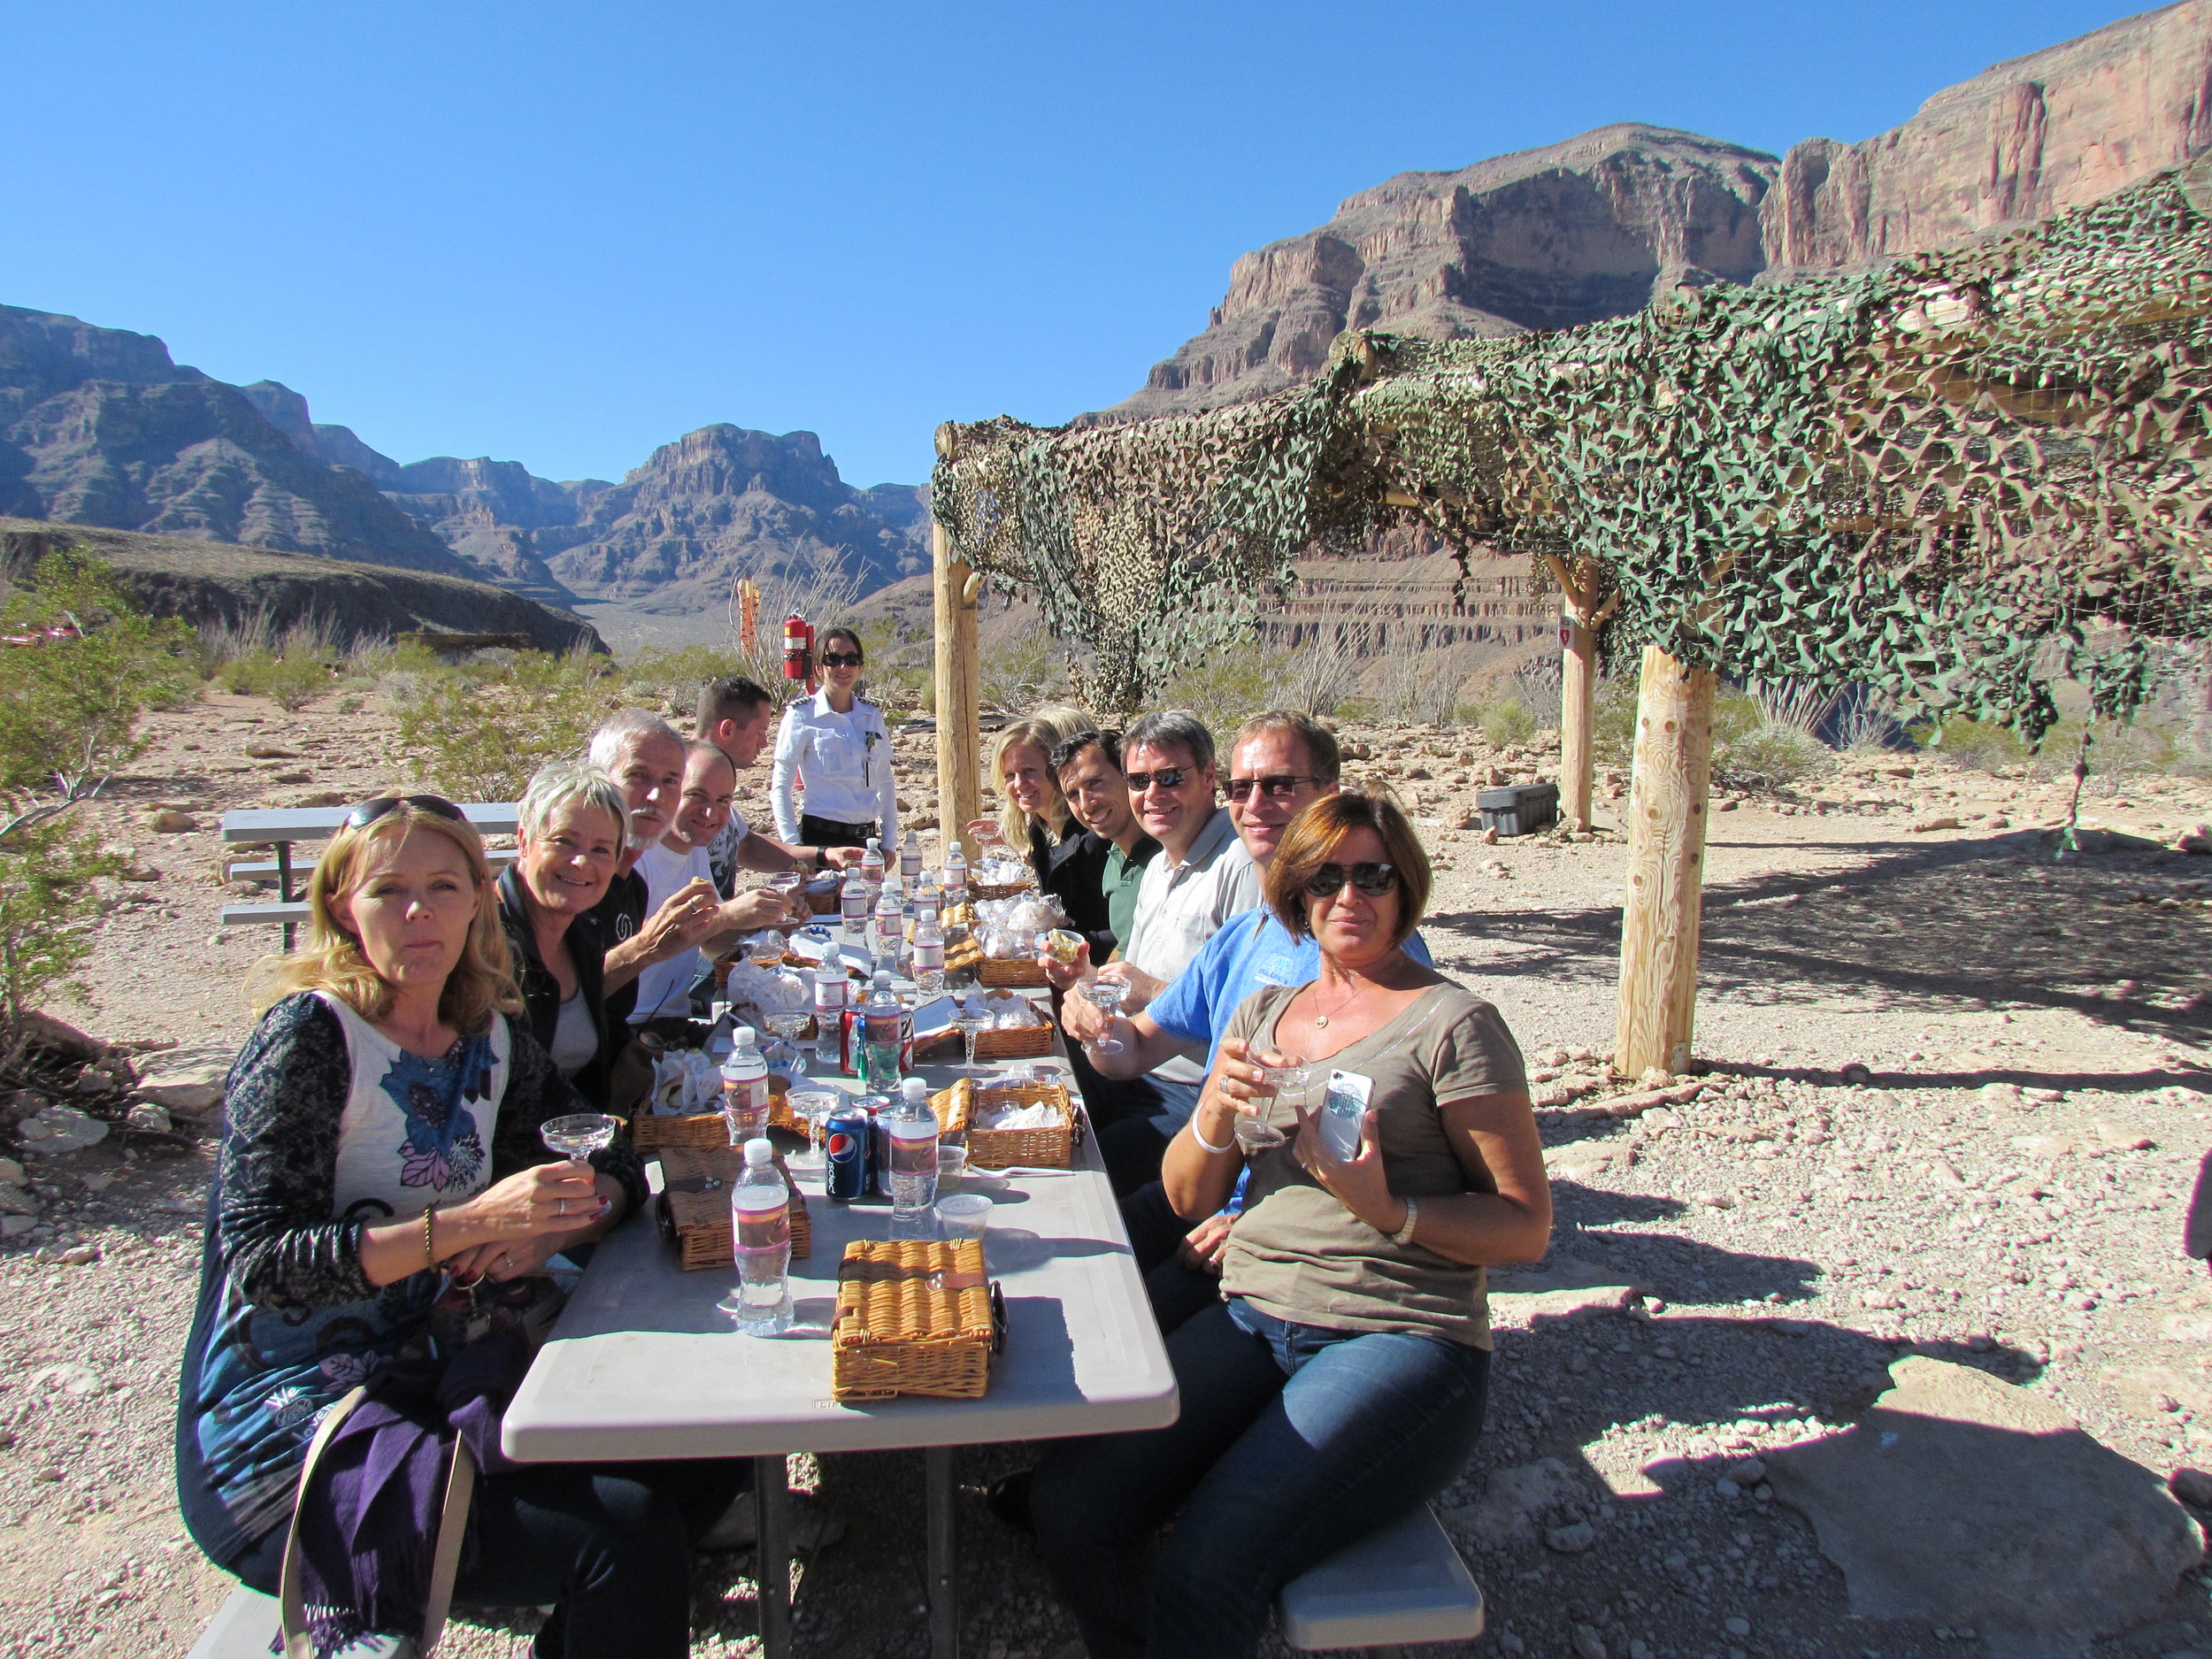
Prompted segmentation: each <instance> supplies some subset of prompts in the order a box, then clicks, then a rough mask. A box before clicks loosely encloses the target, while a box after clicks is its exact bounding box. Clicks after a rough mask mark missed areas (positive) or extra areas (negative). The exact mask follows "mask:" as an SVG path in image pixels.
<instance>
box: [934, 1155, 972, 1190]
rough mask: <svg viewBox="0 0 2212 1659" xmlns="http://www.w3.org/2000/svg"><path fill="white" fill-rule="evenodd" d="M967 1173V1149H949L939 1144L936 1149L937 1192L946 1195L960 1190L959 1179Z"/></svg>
mask: <svg viewBox="0 0 2212 1659" xmlns="http://www.w3.org/2000/svg"><path fill="white" fill-rule="evenodd" d="M967 1172H968V1148H965V1147H949V1146H946V1145H944V1144H943V1143H942V1142H940V1143H939V1145H938V1148H937V1190H938V1191H939V1192H941V1193H944V1194H948V1195H949V1194H953V1193H956V1192H957V1191H959V1190H960V1179H961V1177H963V1176H964V1175H965V1174H966V1173H967Z"/></svg>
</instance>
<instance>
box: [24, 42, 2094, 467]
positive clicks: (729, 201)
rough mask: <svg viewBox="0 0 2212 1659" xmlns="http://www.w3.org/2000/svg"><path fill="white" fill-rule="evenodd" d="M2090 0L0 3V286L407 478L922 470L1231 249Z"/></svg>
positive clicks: (1214, 274)
mask: <svg viewBox="0 0 2212 1659" xmlns="http://www.w3.org/2000/svg"><path fill="white" fill-rule="evenodd" d="M2127 10H2128V9H2127V8H2124V7H2121V6H2116V5H2114V4H2108V3H2098V0H2077V3H2072V4H2069V3H2067V0H1940V4H1931V3H1930V0H1911V3H1910V4H1906V3H1904V0H1855V4H1840V5H1838V4H1823V5H1814V4H1801V0H1763V3H1759V4H1749V3H1746V0H1705V4H1698V5H1695V6H1684V5H1679V4H1666V5H1655V4H1651V3H1650V0H1637V3H1635V4H1625V3H1616V0H1546V3H1545V4H1534V3H1532V0H1531V3H1517V4H1412V3H1408V4H1393V5H1365V6H1363V5H1359V4H1342V3H1341V0H1338V3H1337V4H1325V5H1324V4H1308V3H1307V0H1265V3H1264V4H1261V3H1256V0H1255V3H1251V4H1211V3H1210V0H1171V3H1170V4H1151V3H1150V0H1119V3H1118V4H1103V5H1102V4H1056V3H1055V0H1045V4H1036V3H1035V0H1025V3H1024V4H936V5H922V4H837V3H835V0H796V3H795V4H794V3H790V0H787V3H785V4H764V3H760V0H696V3H687V4H664V3H662V0H622V3H621V4H604V0H602V3H601V4H592V5H582V4H567V3H566V0H534V4H527V5H524V4H509V3H506V0H443V3H442V4H435V5H427V4H414V3H413V0H382V3H381V4H377V5H373V6H367V5H334V4H304V5H303V4H298V3H297V0H287V3H286V4H224V3H223V0H201V3H200V4H192V5H176V4H144V3H142V4H101V0H81V4H68V5H56V4H48V3H42V4H22V3H21V0H0V40H4V41H5V42H6V48H5V50H6V55H7V58H8V62H9V73H8V84H9V86H10V88H11V90H12V95H13V96H12V102H11V104H10V113H9V119H8V128H9V132H8V140H7V143H6V146H5V149H4V151H0V215H4V219H0V226H4V234H0V303H8V304H14V305H25V306H31V307H35V308H38V309H41V310H46V311H64V312H68V313H71V314H73V315H75V316H79V317H82V318H85V319H88V320H89V321H92V322H96V323H101V324H104V325H107V326H112V327H122V328H132V329H136V330H139V331H141V332H143V333H146V334H158V335H160V336H161V337H162V338H163V339H164V340H165V341H167V342H168V343H169V346H170V348H171V349H172V350H173V352H174V354H175V356H176V357H177V359H178V360H179V361H180V362H182V363H189V364H193V365H196V366H197V367H199V368H202V369H204V370H205V371H207V372H208V373H211V374H213V375H216V376H218V377H219V378H221V379H224V380H236V381H247V380H259V379H262V378H264V377H266V378H269V379H273V380H282V381H284V382H285V383H286V384H287V385H288V386H291V387H293V388H296V390H298V391H301V392H303V393H304V394H306V396H307V397H308V400H309V402H310V403H311V406H312V407H313V409H314V411H315V415H316V418H317V419H321V420H329V421H339V422H342V423H344V424H346V425H348V426H352V427H354V428H355V429H356V430H357V432H359V433H360V434H361V435H362V437H363V438H364V439H365V440H366V441H367V442H370V443H371V444H373V445H374V446H375V447H376V448H378V449H381V450H383V451H385V452H386V453H387V454H389V455H392V456H395V457H397V458H398V459H400V460H403V461H408V460H415V459H419V458H420V457H424V456H428V455H435V454H453V455H463V456H475V455H484V454H489V455H492V456H494V457H499V458H501V459H511V460H518V461H521V462H523V463H525V464H526V465H528V466H529V467H530V468H531V469H532V470H533V471H534V472H538V473H540V474H542V475H546V476H550V477H556V478H572V477H579V476H597V477H603V478H617V477H619V476H620V475H621V473H622V472H624V471H625V470H626V468H628V467H631V466H634V465H637V464H638V463H639V462H641V461H642V460H643V459H644V458H645V457H646V455H647V454H648V453H649V451H650V450H651V449H652V448H653V447H654V446H655V445H656V444H659V443H664V442H668V441H669V440H670V439H672V438H674V437H676V436H678V435H679V434H681V433H684V432H686V431H688V430H690V429H692V428H694V427H696V426H703V425H705V424H707V423H708V422H710V421H720V420H726V421H733V422H735V423H737V424H739V425H741V426H757V427H764V428H766V429H768V430H770V431H774V432H783V431H787V430H790V429H792V428H794V427H801V426H803V427H808V428H810V429H811V430H813V431H815V432H818V433H819V434H821V436H822V440H823V442H824V444H825V445H826V447H827V449H829V451H830V453H831V454H832V455H833V456H834V457H836V458H837V460H838V462H839V465H840V466H841V469H842V470H843V472H844V474H845V476H846V477H847V478H848V479H849V480H851V481H853V482H855V483H859V484H870V483H876V482H879V481H882V480H902V481H909V482H913V481H918V480H920V479H921V478H922V477H923V476H924V475H925V473H926V469H927V466H928V462H929V458H930V448H929V440H930V432H931V429H932V427H933V426H934V425H935V423H936V422H938V421H939V420H941V419H979V418H981V417H984V416H987V415H992V414H996V413H1000V412H1002V411H1005V412H1010V413H1014V414H1018V415H1020V416H1022V417H1023V418H1025V419H1032V420H1039V421H1056V420H1063V419H1066V418H1067V417H1069V416H1071V415H1072V414H1074V413H1076V412H1077V411H1081V410H1085V409H1094V408H1097V407H1100V406H1102V405H1103V404H1106V403H1113V402H1116V401H1118V399H1120V398H1122V397H1124V396H1127V395H1128V394H1129V393H1130V392H1132V391H1133V390H1134V389H1135V388H1137V387H1138V386H1139V385H1141V383H1142V381H1143V379H1144V375H1145V373H1146V371H1147V369H1148V367H1149V366H1150V365H1151V364H1152V363H1153V362H1155V361H1156V359H1158V358H1160V357H1165V356H1167V355H1168V354H1169V353H1170V352H1171V351H1172V350H1173V349H1175V347H1176V346H1177V345H1178V344H1179V343H1180V342H1182V341H1183V340H1184V339H1185V338H1186V337H1187V336H1188V335H1190V334H1194V333H1195V332H1197V330H1198V329H1200V328H1201V327H1202V326H1204V324H1205V321H1206V312H1207V309H1208V307H1209V306H1210V305H1212V304H1214V303H1216V302H1217V301H1218V300H1219V299H1220V297H1221V295H1222V292H1223V290H1224V288H1225V287H1226V284H1227V279H1228V272H1229V265H1230V262H1231V261H1232V260H1233V259H1234V258H1235V257H1236V256H1237V255H1238V254H1239V253H1241V252H1243V251H1244V250H1248V249H1250V248H1255V247H1257V246H1259V245H1260V244H1262V243H1263V242H1270V241H1272V240H1274V239H1275V238H1277V237H1281V236H1288V235H1294V234H1298V233H1299V232H1301V231H1304V230H1307V229H1310V228H1311V227H1314V226H1316V225H1317V224H1319V223H1321V222H1322V221H1323V220H1325V219H1327V218H1328V217H1329V215H1330V213H1331V212H1332V211H1333V210H1334V207H1335V204H1337V202H1338V201H1339V200H1340V199H1341V198H1342V197H1343V196H1347V195H1348V194H1350V193H1351V192H1353V191H1355V190H1358V189H1361V188H1364V187H1366V186H1369V185H1371V184H1375V183H1377V182H1379V181H1380V180H1383V179H1385V178H1386V177H1388V176H1389V175H1390V174H1392V173H1400V172H1403V171H1405V170H1407V169H1409V168H1417V167H1419V168H1448V167H1458V166H1463V165H1466V164H1467V163H1469V162H1471V161H1475V160H1479V159H1480V158H1481V157H1486V156H1491V155H1495V154H1498V153H1500V152H1502V151H1506V150H1520V149H1525V148H1527V147H1529V146H1532V145H1535V144H1542V143H1548V142H1552V141H1553V140H1555V139H1559V138H1564V137H1567V136H1569V135H1571V134H1574V133H1578V132H1580V131H1583V130H1585V129H1586V128H1588V127H1596V126H1599V125H1601V124H1603V123H1605V122H1608V121H1614V120H1624V119H1636V120H1645V121H1652V122H1656V123H1660V124H1662V125H1666V126H1673V127H1688V128H1690V129H1692V130H1694V131H1697V132H1701V133H1706V134H1711V135H1713V136H1715V137H1717V138H1724V139H1730V140H1732V141H1734V142H1739V143H1745V144H1751V145H1755V146H1756V147H1758V148H1761V149H1764V150H1773V151H1775V152H1777V153H1779V152H1780V151H1781V150H1783V149H1785V148H1786V147H1787V146H1788V145H1789V144H1790V143H1791V142H1793V141H1795V140H1797V139H1800V138H1803V137H1807V136H1809V135H1813V134H1824V135H1826V136H1829V137H1832V138H1838V139H1844V140H1854V139H1859V138H1864V137H1866V136H1868V135H1870V134H1873V133H1877V132H1879V131H1881V130H1882V129H1883V128H1885V127H1890V126H1893V125H1894V124H1895V123H1896V122H1898V121H1901V120H1902V119H1905V118H1906V117H1907V116H1909V115H1910V114H1911V113H1912V111H1913V110H1914V109H1915V108H1916V106H1917V105H1918V104H1919V103H1920V101H1921V100H1922V99H1923V98H1924V97H1925V96H1927V95H1928V94H1930V93H1932V92H1933V91H1935V90H1936V89H1937V88H1939V87H1942V86H1945V85H1947V84H1949V83H1950V82H1953V81H1959V80H1962V79H1964V78H1965V77H1966V76H1968V75H1970V74H1973V73H1977V72H1978V71H1979V70H1981V69H1982V68H1984V67H1985V66H1986V65H1989V64H1991V63H1993V62H1995V61H1997V60H1998V59H2000V58H2009V57H2014V56H2016V55H2018V54H2020V53H2022V52H2026V51H2032V50H2035V49H2036V48H2038V47H2041V46H2046V45H2049V44H2052V43H2055V42H2058V41H2060V40H2062V39H2065V38H2067V37H2068V36H2070V35H2078V34H2081V33H2083V32H2085V31H2086V30H2088V29H2092V28H2094V27H2099V26H2100V25H2101V24H2104V23H2107V22H2109V21H2111V20H2112V19H2115V18H2117V17H2121V16H2124V15H2126V14H2127Z"/></svg>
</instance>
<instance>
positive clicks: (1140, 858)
mask: <svg viewBox="0 0 2212 1659" xmlns="http://www.w3.org/2000/svg"><path fill="white" fill-rule="evenodd" d="M1051 763H1052V770H1053V772H1054V774H1055V775H1056V777H1058V779H1059V780H1060V793H1061V794H1063V795H1066V796H1067V798H1068V806H1069V808H1070V810H1072V811H1073V812H1074V814H1075V818H1076V822H1077V823H1079V824H1080V825H1082V826H1083V828H1084V830H1085V831H1086V832H1087V833H1085V835H1084V837H1083V840H1084V841H1086V842H1087V843H1090V844H1092V846H1093V848H1094V854H1095V853H1096V852H1102V853H1103V859H1102V863H1101V864H1100V866H1099V869H1100V874H1099V887H1100V889H1101V890H1102V892H1103V893H1104V894H1105V895H1106V920H1107V926H1110V928H1112V929H1113V933H1114V940H1115V942H1116V947H1117V949H1116V954H1117V955H1118V954H1119V951H1118V947H1119V945H1121V944H1123V943H1125V942H1126V941H1127V940H1128V938H1129V930H1130V926H1131V924H1132V923H1133V920H1134V919H1135V917H1136V913H1137V887H1138V885H1139V884H1140V883H1141V881H1142V880H1143V879H1144V867H1145V865H1146V864H1149V863H1150V862H1151V861H1152V856H1153V855H1154V854H1155V853H1156V852H1158V851H1159V850H1160V843H1159V842H1157V841H1154V840H1153V839H1152V837H1151V836H1149V835H1148V834H1146V833H1144V831H1143V830H1141V829H1140V828H1139V827H1138V826H1137V815H1136V814H1135V813H1134V812H1133V811H1132V810H1130V806H1129V786H1128V784H1127V783H1126V782H1125V781H1124V780H1123V778H1122V773H1121V737H1120V734H1119V733H1114V732H1078V733H1075V735H1074V736H1072V737H1071V738H1069V739H1068V741H1066V742H1064V743H1063V744H1061V745H1060V747H1059V748H1058V749H1055V750H1053V752H1052V756H1051ZM1099 942H1102V941H1093V955H1094V956H1098V955H1100V954H1101V953H1099V951H1098V950H1097V945H1098V943H1099Z"/></svg>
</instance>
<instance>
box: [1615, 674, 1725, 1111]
mask: <svg viewBox="0 0 2212 1659" xmlns="http://www.w3.org/2000/svg"><path fill="white" fill-rule="evenodd" d="M1714 684H1715V676H1714V674H1713V672H1712V671H1711V670H1710V669H1705V668H1698V669H1686V668H1685V667H1684V666H1683V665H1682V664H1680V663H1678V662H1677V661H1676V660H1675V659H1674V658H1673V657H1670V656H1668V655H1667V654H1666V652H1664V651H1663V650H1661V649H1659V648H1658V647H1657V646H1655V645H1647V646H1646V647H1645V648H1644V664H1643V679H1642V681H1641V683H1640V686H1639V687H1638V690H1637V696H1636V772H1635V779H1634V783H1633V786H1632V789H1631V793H1630V797H1629V801H1630V804H1629V824H1628V881H1627V895H1626V897H1627V902H1626V905H1625V907H1624V911H1623V914H1622V917H1621V1006H1620V1025H1619V1030H1618V1034H1617V1040H1616V1041H1615V1043H1614V1049H1613V1064H1614V1068H1615V1069H1616V1070H1617V1071H1622V1072H1624V1073H1625V1074H1626V1075H1628V1076H1630V1077H1638V1076H1640V1075H1641V1074H1642V1073H1643V1072H1644V1071H1645V1070H1646V1069H1647V1068H1648V1067H1652V1066H1657V1067H1659V1068H1661V1069H1662V1070H1663V1071H1675V1072H1679V1071H1686V1070H1688V1069H1689V1064H1690V1053H1691V1048H1690V1039H1691V1030H1692V1026H1693V1024H1694V1019H1695V1016H1696V1012H1697V947H1698V930H1699V926H1700V923H1701V918H1702V915H1703V882H1704V875H1705V821H1706V803H1707V795H1708V793H1709V788H1710V786H1711V783H1712V775H1713V688H1714Z"/></svg>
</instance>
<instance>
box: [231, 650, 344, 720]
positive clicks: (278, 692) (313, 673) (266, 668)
mask: <svg viewBox="0 0 2212 1659" xmlns="http://www.w3.org/2000/svg"><path fill="white" fill-rule="evenodd" d="M215 680H216V683H217V684H219V685H220V686H221V687H223V689H224V690H226V691H228V692H231V693H234V695H238V696H242V697H266V698H268V700H269V701H270V702H272V703H275V704H276V705H277V707H278V708H280V709H282V710H285V711H286V712H287V713H289V714H297V713H298V712H299V711H300V710H302V709H304V708H305V707H306V706H307V705H308V704H309V703H312V702H314V701H315V699H316V698H318V697H319V696H321V695H323V694H324V693H325V692H326V691H328V690H330V689H331V687H332V686H333V684H334V680H333V679H332V676H331V671H330V666H329V664H326V663H325V662H324V661H322V660H321V659H320V658H319V657H313V656H309V655H307V654H306V653H304V652H296V653H290V652H288V653H285V654H283V655H279V654H278V653H276V652H274V651H271V650H268V649H261V650H257V651H255V652H253V653H252V654H250V656H246V657H238V658H236V659H235V660H234V661H231V662H228V663H226V664H223V665H222V667H220V668H219V669H218V670H216V672H215Z"/></svg>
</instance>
